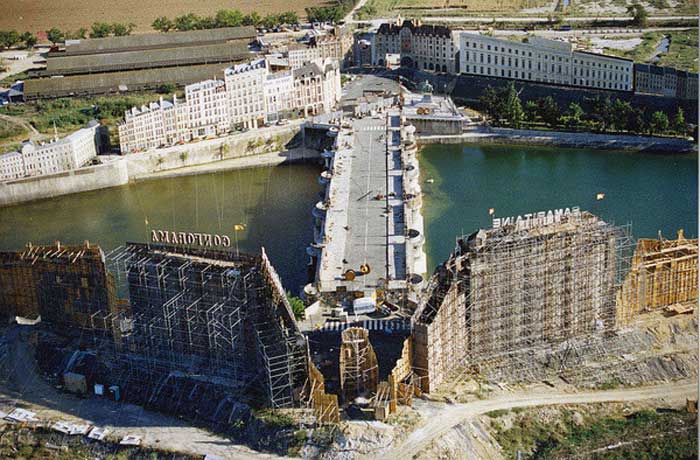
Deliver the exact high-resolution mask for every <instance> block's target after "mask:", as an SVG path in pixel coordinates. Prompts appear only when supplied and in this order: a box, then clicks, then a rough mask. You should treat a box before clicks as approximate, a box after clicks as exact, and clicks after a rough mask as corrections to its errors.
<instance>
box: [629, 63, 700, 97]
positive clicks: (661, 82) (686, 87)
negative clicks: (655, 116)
mask: <svg viewBox="0 0 700 460" xmlns="http://www.w3.org/2000/svg"><path fill="white" fill-rule="evenodd" d="M634 91H635V92H637V93H641V94H655V95H658V96H666V97H676V98H679V99H687V100H697V98H698V74H696V73H693V72H686V71H684V70H678V69H674V68H673V67H661V66H656V65H650V64H635V65H634Z"/></svg>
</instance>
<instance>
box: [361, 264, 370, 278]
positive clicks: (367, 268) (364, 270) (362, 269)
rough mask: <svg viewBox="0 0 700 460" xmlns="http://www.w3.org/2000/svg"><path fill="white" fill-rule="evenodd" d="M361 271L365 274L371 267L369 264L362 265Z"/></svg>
mask: <svg viewBox="0 0 700 460" xmlns="http://www.w3.org/2000/svg"><path fill="white" fill-rule="evenodd" d="M360 271H361V272H362V273H363V274H365V275H366V274H367V273H369V272H370V271H371V269H370V268H369V264H362V265H360Z"/></svg>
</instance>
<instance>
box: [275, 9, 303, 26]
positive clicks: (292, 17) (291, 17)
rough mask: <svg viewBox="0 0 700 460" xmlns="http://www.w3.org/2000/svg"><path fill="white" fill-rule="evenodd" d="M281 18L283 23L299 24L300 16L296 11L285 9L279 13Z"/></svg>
mask: <svg viewBox="0 0 700 460" xmlns="http://www.w3.org/2000/svg"><path fill="white" fill-rule="evenodd" d="M279 20H280V23H281V24H287V25H290V24H299V16H298V15H297V13H296V12H295V11H285V12H284V13H282V14H280V15H279Z"/></svg>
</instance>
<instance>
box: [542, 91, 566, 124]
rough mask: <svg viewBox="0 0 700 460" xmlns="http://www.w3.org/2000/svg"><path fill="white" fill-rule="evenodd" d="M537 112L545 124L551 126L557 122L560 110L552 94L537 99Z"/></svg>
mask: <svg viewBox="0 0 700 460" xmlns="http://www.w3.org/2000/svg"><path fill="white" fill-rule="evenodd" d="M537 114H538V115H539V116H540V118H542V121H544V122H545V123H546V124H547V126H549V127H552V128H553V127H555V126H557V124H558V123H559V118H560V117H561V110H559V104H557V101H555V100H554V98H553V97H552V96H547V97H543V98H540V99H538V100H537Z"/></svg>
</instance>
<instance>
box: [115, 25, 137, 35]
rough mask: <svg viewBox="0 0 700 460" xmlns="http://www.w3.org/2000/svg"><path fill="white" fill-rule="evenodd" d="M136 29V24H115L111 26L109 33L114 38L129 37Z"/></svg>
mask: <svg viewBox="0 0 700 460" xmlns="http://www.w3.org/2000/svg"><path fill="white" fill-rule="evenodd" d="M135 28H136V24H134V23H129V24H121V23H119V22H115V23H114V24H112V25H111V32H112V34H113V35H114V36H115V37H124V36H125V35H130V34H131V32H132V31H133V30H134V29H135Z"/></svg>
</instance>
